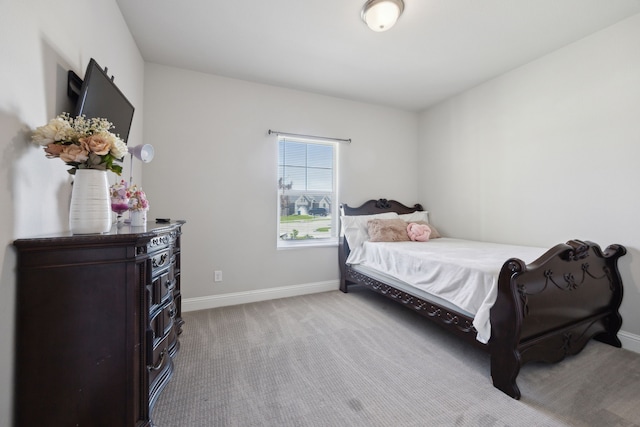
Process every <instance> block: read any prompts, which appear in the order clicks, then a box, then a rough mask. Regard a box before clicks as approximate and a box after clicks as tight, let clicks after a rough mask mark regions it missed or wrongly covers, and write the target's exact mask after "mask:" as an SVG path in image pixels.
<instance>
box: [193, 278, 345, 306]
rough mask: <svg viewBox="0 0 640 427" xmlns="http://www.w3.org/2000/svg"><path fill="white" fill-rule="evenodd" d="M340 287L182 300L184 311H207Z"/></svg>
mask: <svg viewBox="0 0 640 427" xmlns="http://www.w3.org/2000/svg"><path fill="white" fill-rule="evenodd" d="M339 285H340V283H339V282H338V281H337V280H331V281H328V282H316V283H307V284H304V285H293V286H281V287H277V288H268V289H258V290H255V291H247V292H233V293H229V294H222V295H211V296H206V297H196V298H185V299H183V300H182V311H183V312H187V311H197V310H207V309H209V308H216V307H226V306H230V305H238V304H246V303H250V302H258V301H266V300H271V299H278V298H287V297H293V296H298V295H307V294H315V293H318V292H328V291H337V290H338V289H339Z"/></svg>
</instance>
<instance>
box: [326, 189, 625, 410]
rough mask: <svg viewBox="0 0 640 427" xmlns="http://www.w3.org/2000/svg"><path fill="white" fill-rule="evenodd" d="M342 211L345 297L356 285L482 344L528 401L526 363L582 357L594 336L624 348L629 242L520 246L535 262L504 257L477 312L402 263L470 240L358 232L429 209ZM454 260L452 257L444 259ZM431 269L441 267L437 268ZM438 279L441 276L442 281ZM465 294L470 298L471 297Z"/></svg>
mask: <svg viewBox="0 0 640 427" xmlns="http://www.w3.org/2000/svg"><path fill="white" fill-rule="evenodd" d="M340 213H341V230H342V231H341V238H340V245H339V265H340V290H341V291H342V292H345V293H346V292H348V288H349V286H350V285H352V284H359V285H364V286H366V287H368V288H370V289H372V290H373V291H376V292H378V293H380V294H382V295H385V296H386V297H388V298H391V299H393V300H395V301H397V302H399V303H401V304H403V305H405V306H407V307H408V308H410V309H412V310H414V311H416V312H418V313H420V314H421V315H423V316H425V317H426V318H429V319H431V320H433V321H434V322H436V323H437V324H438V325H440V326H442V327H444V328H445V329H447V330H449V331H451V332H452V333H454V334H455V335H457V336H459V337H461V338H462V339H464V340H467V341H468V342H470V343H472V344H473V345H475V346H479V347H480V348H483V349H484V350H486V351H487V352H489V354H490V359H491V378H492V381H493V385H494V386H495V387H496V388H498V389H499V390H501V391H503V392H504V393H506V394H507V395H509V396H511V397H513V398H514V399H520V397H521V393H520V390H519V388H518V385H517V384H516V377H517V376H518V373H519V371H520V367H521V366H522V365H523V364H525V363H528V362H534V361H537V362H548V363H555V362H559V361H561V360H562V359H564V358H565V357H566V356H567V355H575V354H577V353H579V352H580V351H581V350H582V349H583V348H584V347H585V345H586V344H587V342H588V341H589V340H590V339H591V338H594V339H596V340H598V341H601V342H604V343H607V344H610V345H612V346H615V347H621V346H622V345H621V342H620V340H619V339H618V337H617V333H618V331H619V329H620V326H621V325H622V318H621V316H620V314H619V312H618V309H619V307H620V304H621V302H622V295H623V289H622V280H621V278H620V273H619V271H618V266H617V261H618V258H620V257H621V256H623V255H624V254H625V253H626V249H625V248H624V246H622V245H617V244H614V245H610V246H608V247H607V248H606V250H604V251H602V250H601V249H600V247H599V246H598V245H597V244H595V243H592V242H589V241H580V240H570V241H568V242H567V243H564V244H558V245H556V246H554V247H552V248H551V249H548V250H547V249H544V248H542V249H540V248H517V247H514V248H513V250H514V251H515V252H514V253H516V254H517V253H522V254H526V255H527V256H529V257H531V256H534V255H535V256H537V257H536V258H532V260H531V261H529V262H528V263H525V261H523V259H524V258H522V259H521V258H519V257H517V256H509V257H505V258H504V261H500V263H499V264H497V267H495V272H494V273H491V274H493V279H491V280H486V281H487V283H488V284H487V285H486V286H485V287H488V288H492V289H494V290H493V291H492V292H493V295H489V296H486V295H485V299H484V301H481V304H480V305H479V307H481V308H478V309H477V310H476V309H473V308H469V307H467V306H466V302H463V303H460V304H458V302H457V301H456V300H455V297H454V298H451V297H450V296H449V295H448V294H447V292H445V294H444V296H442V295H440V296H438V295H436V294H434V293H433V292H431V291H430V290H429V289H427V290H425V289H424V288H422V287H420V286H418V284H419V283H418V284H412V283H413V282H411V280H415V281H417V282H420V279H419V277H418V278H415V279H413V278H412V279H406V278H405V277H401V278H400V279H399V278H398V272H400V271H401V269H400V268H394V266H396V265H402V264H403V262H401V261H402V260H403V259H405V258H411V257H412V256H413V253H414V252H416V251H417V250H418V249H417V248H419V247H420V246H422V247H429V248H437V247H446V248H448V249H446V252H448V253H457V252H460V253H463V252H465V251H466V249H461V247H460V246H457V245H460V244H464V241H458V239H448V238H441V239H437V240H436V239H431V240H430V241H428V242H405V241H403V242H392V243H387V241H385V240H384V239H383V241H382V242H376V243H372V242H368V241H367V238H368V236H365V235H358V234H357V233H354V230H355V229H354V228H350V225H349V224H356V226H359V227H360V232H362V231H363V230H362V227H363V224H365V226H366V224H367V222H368V220H369V219H380V218H381V219H384V218H395V217H398V216H399V217H401V218H404V219H405V221H406V222H407V223H409V222H410V221H411V219H412V218H428V216H425V214H426V212H425V211H424V209H423V208H422V206H421V205H419V204H416V205H414V206H406V205H404V204H402V203H400V202H397V201H395V200H386V199H378V200H369V201H368V202H366V203H364V204H363V205H361V206H359V207H350V206H348V205H347V204H341V205H340ZM371 215H375V217H374V216H371ZM414 215H418V216H414ZM420 215H422V217H421V216H420ZM379 222H383V221H379ZM345 230H346V232H345ZM365 234H366V232H365ZM354 236H357V238H356V237H354ZM347 237H349V238H347ZM436 237H437V236H436ZM349 241H351V242H352V243H351V244H352V246H357V247H358V248H360V247H362V248H363V250H364V252H366V251H367V250H368V251H369V252H372V253H375V254H377V259H378V260H379V262H378V264H385V265H386V266H387V267H388V268H389V269H390V270H389V271H384V270H383V269H381V267H380V265H378V264H375V263H374V262H372V263H371V264H370V265H367V264H366V263H365V262H364V261H362V260H360V259H358V257H362V256H364V255H361V254H356V250H355V249H354V250H353V252H352V249H351V248H350V245H349ZM436 242H438V243H437V244H436ZM468 243H469V244H470V245H471V246H470V249H469V254H470V256H471V257H473V256H474V255H473V254H474V252H473V250H476V251H481V252H476V253H483V254H485V253H486V254H489V253H491V251H492V249H491V250H490V249H487V247H485V246H478V247H477V248H475V246H474V245H476V244H477V242H468ZM491 245H492V244H489V246H491ZM385 246H386V247H389V248H391V249H389V250H394V248H404V249H398V250H405V251H409V252H402V251H401V252H398V254H396V255H387V252H380V253H378V250H380V251H382V250H383V247H385ZM365 248H368V249H366V250H365ZM414 248H416V249H414ZM474 248H475V249H474ZM505 248H507V249H509V250H510V247H507V246H500V247H499V248H498V249H499V250H497V252H496V255H495V256H501V254H504V253H506V252H504V249H505ZM384 250H387V249H384ZM427 250H432V249H427ZM433 250H435V249H433ZM354 255H356V258H355V260H354ZM393 256H395V257H396V258H392V257H393ZM418 256H420V255H419V254H416V257H418ZM429 256H431V255H429ZM436 258H437V256H436ZM389 259H392V261H389ZM464 262H467V261H463V263H464ZM494 262H495V261H494ZM447 263H448V261H446V262H443V265H444V264H447ZM409 264H412V263H411V262H409ZM372 265H373V267H372ZM402 268H404V267H402ZM429 268H430V269H431V270H435V269H437V270H439V269H440V268H439V267H436V268H434V267H433V265H431V266H430V267H429ZM391 270H396V271H391ZM481 270H482V269H481ZM486 270H487V271H486V272H484V271H481V272H480V273H478V274H485V273H486V274H490V270H491V269H489V268H487V269H486ZM474 274H476V273H474ZM474 274H471V275H470V280H475V281H479V282H482V281H485V279H479V278H478V277H479V276H478V277H476V276H474ZM400 276H402V274H400ZM414 276H416V275H415V274H414V275H412V276H409V277H414ZM443 277H446V278H447V279H445V280H444V281H446V282H447V283H441V284H440V285H443V286H444V287H445V288H451V286H450V285H451V283H453V282H455V280H454V279H453V277H454V276H452V275H448V276H447V275H444V276H443ZM483 277H484V276H483ZM430 280H431V279H428V280H427V279H425V280H424V282H425V283H426V284H427V285H429V286H430V285H431V284H430V283H429V282H430ZM441 281H442V280H441ZM433 282H434V283H435V282H437V279H435V280H434V281H433ZM489 282H491V283H489ZM456 286H457V285H456ZM474 287H482V286H476V285H474ZM462 300H464V301H466V299H465V298H463V299H462ZM481 300H482V297H481ZM452 301H454V302H452ZM482 303H484V307H483V308H482ZM476 308H477V307H476ZM485 317H486V319H484V318H485ZM480 318H483V319H480ZM474 321H475V322H476V325H478V327H476V325H474ZM484 323H486V324H487V326H486V327H488V328H489V329H488V330H486V331H484V332H483V333H482V334H481V333H479V330H482V329H485V328H486V327H485V326H483V325H484ZM481 335H482V336H481Z"/></svg>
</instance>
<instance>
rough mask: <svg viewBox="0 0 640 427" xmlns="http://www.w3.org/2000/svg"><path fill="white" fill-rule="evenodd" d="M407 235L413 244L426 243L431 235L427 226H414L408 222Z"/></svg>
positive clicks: (413, 223) (414, 224)
mask: <svg viewBox="0 0 640 427" xmlns="http://www.w3.org/2000/svg"><path fill="white" fill-rule="evenodd" d="M407 234H408V235H409V238H410V239H411V240H413V241H414V242H428V241H429V236H430V235H431V228H429V226H428V225H427V224H416V223H415V222H410V223H409V224H408V225H407Z"/></svg>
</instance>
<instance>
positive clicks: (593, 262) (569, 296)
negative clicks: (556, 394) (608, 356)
mask: <svg viewBox="0 0 640 427" xmlns="http://www.w3.org/2000/svg"><path fill="white" fill-rule="evenodd" d="M625 253H626V249H625V248H624V247H623V246H621V245H611V246H609V247H608V248H607V249H606V251H605V252H604V253H603V252H602V250H601V249H600V247H599V246H598V245H597V244H595V243H592V242H582V241H579V240H571V241H569V242H567V243H566V244H560V245H556V246H555V247H553V248H551V249H550V250H549V251H547V252H546V253H545V254H544V255H543V256H541V257H540V258H539V259H538V260H536V261H534V262H533V263H531V264H529V265H525V264H524V262H522V261H521V260H518V259H510V260H508V261H507V262H506V263H505V264H504V266H503V267H502V270H501V272H500V276H499V279H498V297H497V299H496V303H495V304H494V305H493V307H492V308H491V340H490V342H489V347H490V352H491V376H492V378H493V383H494V385H495V386H496V387H497V388H499V389H500V390H502V391H504V392H505V393H506V394H508V395H509V396H511V397H514V398H516V399H519V398H520V390H519V389H518V386H517V384H516V381H515V379H516V376H517V375H518V372H519V370H520V367H521V366H522V365H523V364H524V363H527V362H531V361H542V362H550V363H552V362H558V361H560V360H562V359H564V358H565V357H566V356H567V355H573V354H577V353H579V352H580V351H581V350H582V349H583V348H584V346H585V345H586V344H587V342H588V341H589V340H590V339H591V338H595V339H597V340H599V341H602V342H605V343H608V344H611V345H613V346H616V347H621V343H620V340H619V339H618V337H617V333H618V331H619V330H620V326H621V325H622V318H621V317H620V314H619V312H618V309H619V307H620V304H621V302H622V293H623V289H622V280H621V279H620V274H619V271H618V267H617V261H618V258H620V257H621V256H623V255H624V254H625Z"/></svg>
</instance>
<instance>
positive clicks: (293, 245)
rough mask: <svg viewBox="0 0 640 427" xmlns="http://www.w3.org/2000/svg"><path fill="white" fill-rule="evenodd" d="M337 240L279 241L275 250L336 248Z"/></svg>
mask: <svg viewBox="0 0 640 427" xmlns="http://www.w3.org/2000/svg"><path fill="white" fill-rule="evenodd" d="M337 246H338V239H337V238H335V239H322V240H314V239H309V240H294V241H291V240H279V241H278V245H277V249H278V250H279V251H280V250H285V251H286V250H290V249H306V248H322V247H324V248H326V247H337Z"/></svg>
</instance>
